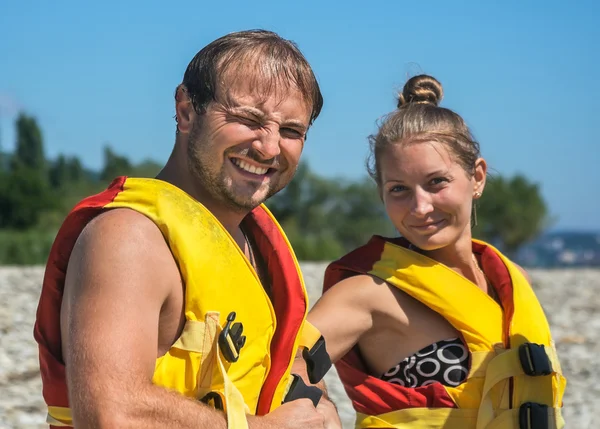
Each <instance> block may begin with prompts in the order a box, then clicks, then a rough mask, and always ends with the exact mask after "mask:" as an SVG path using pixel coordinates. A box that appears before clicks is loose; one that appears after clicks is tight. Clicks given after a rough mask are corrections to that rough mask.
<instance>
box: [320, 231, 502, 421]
mask: <svg viewBox="0 0 600 429" xmlns="http://www.w3.org/2000/svg"><path fill="white" fill-rule="evenodd" d="M386 242H391V243H393V244H396V245H399V246H403V247H408V246H409V242H408V241H407V240H406V239H404V238H393V239H390V238H384V237H380V236H374V237H372V238H371V240H370V241H369V242H368V243H367V244H366V245H364V246H362V247H359V248H358V249H356V250H354V251H352V252H350V253H349V254H347V255H346V256H344V257H342V258H341V259H339V260H338V261H335V262H333V263H332V264H330V265H329V266H328V267H327V270H326V271H325V279H324V284H323V291H326V290H327V289H329V288H330V287H332V286H333V285H334V284H336V283H338V282H339V281H341V280H343V279H345V278H348V277H351V276H354V275H357V274H364V273H367V272H368V271H370V270H371V269H372V268H373V265H374V264H375V263H376V262H377V261H378V260H379V259H380V258H381V254H382V252H383V249H384V246H385V243H386ZM473 251H474V252H475V253H477V254H480V255H481V256H480V257H481V259H482V267H483V270H484V272H485V273H486V275H487V276H488V278H489V279H490V281H491V282H492V284H493V285H494V287H495V289H496V291H497V292H498V296H499V297H500V300H501V301H502V305H503V308H504V310H505V327H506V328H505V329H506V330H508V326H510V320H511V319H512V315H513V313H514V305H513V300H512V282H511V278H510V275H509V272H508V269H507V268H506V266H505V265H504V263H503V262H502V260H501V259H500V257H499V256H498V255H497V254H496V253H495V252H494V251H493V250H492V249H490V248H489V247H487V246H485V245H481V244H478V243H473ZM506 338H508V331H507V332H506ZM336 368H337V370H338V374H339V376H340V379H341V380H342V383H343V385H344V388H345V390H346V393H347V394H348V397H349V398H350V400H351V401H352V405H353V407H354V409H355V410H356V411H357V412H359V413H363V414H367V415H378V414H383V413H388V412H392V411H396V410H401V409H406V408H420V407H430V408H444V407H447V408H456V404H455V403H454V401H453V400H452V398H451V397H450V395H448V393H447V391H446V389H445V388H444V386H443V385H442V384H441V383H434V384H430V385H428V386H424V387H417V388H408V387H402V386H399V385H397V384H392V383H389V382H387V381H383V380H381V379H379V378H377V377H373V376H370V375H368V369H367V368H366V365H365V363H364V361H363V359H362V356H361V354H360V350H359V349H358V347H354V348H353V349H352V350H350V352H348V353H347V354H346V356H344V357H343V358H342V359H341V360H340V361H338V362H337V363H336Z"/></svg>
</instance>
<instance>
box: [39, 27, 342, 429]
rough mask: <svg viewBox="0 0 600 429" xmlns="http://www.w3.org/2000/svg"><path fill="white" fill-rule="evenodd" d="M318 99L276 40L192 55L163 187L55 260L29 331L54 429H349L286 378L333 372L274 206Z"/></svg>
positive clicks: (79, 216) (88, 207)
mask: <svg viewBox="0 0 600 429" xmlns="http://www.w3.org/2000/svg"><path fill="white" fill-rule="evenodd" d="M322 103H323V100H322V96H321V93H320V90H319V86H318V84H317V81H316V79H315V76H314V74H313V72H312V70H311V68H310V66H309V64H308V62H307V61H306V59H305V58H304V56H303V55H302V54H301V52H300V51H299V50H298V49H297V47H296V46H295V45H294V44H293V43H292V42H290V41H287V40H284V39H282V38H281V37H279V36H278V35H276V34H274V33H271V32H267V31H246V32H239V33H233V34H229V35H227V36H224V37H222V38H220V39H218V40H216V41H214V42H212V43H211V44H209V45H208V46H206V47H205V48H204V49H202V50H201V51H200V52H199V53H198V54H197V55H196V56H195V57H194V59H193V60H192V61H191V63H190V64H189V66H188V68H187V70H186V72H185V75H184V78H183V82H182V83H181V84H180V85H179V86H178V87H177V90H176V93H175V110H176V121H177V132H176V138H175V145H174V148H173V151H172V154H171V156H170V158H169V160H168V162H167V163H166V165H165V166H164V168H163V169H162V171H161V172H160V173H159V175H158V176H157V178H156V179H139V178H127V177H118V178H116V179H115V180H114V181H113V182H112V184H111V185H110V186H109V187H108V189H107V190H106V191H104V192H102V193H100V194H98V195H95V196H92V197H90V198H87V199H85V200H83V201H82V202H81V203H79V204H78V205H77V206H76V207H75V208H74V209H73V211H72V212H71V213H70V214H69V216H68V217H67V219H66V220H65V222H64V224H63V226H62V228H61V230H60V231H59V234H58V236H57V238H56V241H55V243H54V246H53V248H52V251H51V254H50V258H49V262H48V265H47V269H46V273H45V277H44V285H43V290H42V294H41V298H40V303H39V307H38V314H37V320H36V324H35V332H34V335H35V338H36V340H37V341H38V343H39V351H40V364H41V365H40V366H41V372H42V380H43V393H44V398H45V400H46V403H47V404H48V423H49V424H50V426H51V427H64V426H67V427H69V426H72V427H77V428H87V427H93V428H114V427H128V428H138V427H139V428H155V427H156V428H158V427H160V428H164V427H177V428H203V427H210V428H214V429H217V428H225V427H229V428H246V427H250V428H303V429H310V428H323V427H340V425H339V418H338V417H337V414H336V412H335V408H334V407H333V405H332V404H331V403H330V402H329V401H328V400H327V399H325V398H322V397H321V392H320V391H318V390H317V391H315V390H314V389H315V388H314V387H306V386H305V385H304V383H303V382H302V379H301V378H298V377H297V376H294V375H293V374H291V367H292V362H293V361H294V357H295V356H296V355H297V354H299V352H300V351H302V350H304V354H305V355H306V356H307V359H308V360H309V361H310V362H309V367H310V368H313V371H312V374H311V373H310V372H309V374H308V376H309V378H310V381H311V382H312V383H315V382H317V381H318V380H319V379H321V378H322V375H323V373H324V372H325V371H326V370H327V368H328V365H327V364H328V363H329V359H328V357H327V356H326V353H325V355H324V350H325V348H324V345H323V342H322V341H323V340H322V337H320V334H319V333H318V331H316V330H315V329H314V327H312V326H311V325H309V324H308V323H307V322H306V320H305V318H306V312H307V308H308V303H307V297H306V291H305V289H304V284H303V281H302V277H301V273H300V270H299V267H298V263H297V261H296V259H295V257H294V254H293V252H292V249H291V248H290V247H289V244H288V242H287V239H286V238H285V235H284V234H283V232H282V231H281V229H280V227H279V225H278V224H277V222H276V220H275V219H274V218H273V217H272V215H271V214H270V213H269V212H268V210H267V209H266V208H265V207H264V206H263V205H262V203H263V202H264V201H265V200H266V199H268V198H269V197H270V196H272V195H274V194H275V193H277V192H278V191H280V190H281V189H283V188H284V187H285V186H286V185H287V184H288V183H289V182H290V180H291V179H292V177H293V176H294V173H295V171H296V168H297V166H298V162H299V159H300V155H301V153H302V148H303V145H304V141H305V139H306V133H307V131H308V128H309V127H310V125H311V124H312V122H313V121H314V120H315V119H316V118H317V116H318V115H319V112H320V110H321V106H322ZM311 389H312V390H311ZM307 398H310V399H312V402H311V400H309V399H307ZM319 398H321V399H320V401H319ZM315 404H318V405H317V406H316V407H315Z"/></svg>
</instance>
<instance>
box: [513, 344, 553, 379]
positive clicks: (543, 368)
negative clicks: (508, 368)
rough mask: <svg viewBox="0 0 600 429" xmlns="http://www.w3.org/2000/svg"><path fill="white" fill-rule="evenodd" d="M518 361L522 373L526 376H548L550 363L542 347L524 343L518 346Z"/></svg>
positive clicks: (550, 371)
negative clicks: (519, 361)
mask: <svg viewBox="0 0 600 429" xmlns="http://www.w3.org/2000/svg"><path fill="white" fill-rule="evenodd" d="M519 359H520V360H521V366H522V367H523V372H525V374H527V375H531V376H538V375H550V374H552V363H551V362H550V358H549V357H548V355H547V354H546V350H544V346H541V345H539V344H535V343H525V344H521V345H520V346H519Z"/></svg>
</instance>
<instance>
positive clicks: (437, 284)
mask: <svg viewBox="0 0 600 429" xmlns="http://www.w3.org/2000/svg"><path fill="white" fill-rule="evenodd" d="M473 241H474V244H473V245H474V247H475V246H479V247H481V248H486V247H487V248H489V250H488V251H492V252H494V253H495V254H496V255H497V258H499V259H500V261H501V264H503V265H504V266H505V268H503V269H505V270H507V271H508V275H509V276H510V281H509V284H508V288H509V291H508V295H507V296H508V298H507V299H506V301H504V300H503V305H504V311H503V308H502V307H501V306H500V305H498V303H496V302H495V301H494V300H493V299H492V298H491V297H489V296H488V295H487V294H485V293H484V292H483V291H482V290H481V289H479V288H478V287H477V285H475V284H473V283H472V282H470V281H468V280H467V279H465V278H464V277H463V276H461V275H459V274H458V273H456V272H455V271H454V270H452V269H450V268H448V267H446V266H445V265H443V264H440V263H438V262H437V261H434V260H432V259H430V258H428V257H426V256H424V255H422V254H420V253H417V252H414V251H412V250H409V249H407V248H405V247H404V246H402V245H399V244H398V243H395V242H393V240H387V239H383V238H382V237H374V238H373V239H372V240H371V242H370V243H369V244H368V245H367V246H365V249H363V250H362V253H360V252H361V250H360V249H359V250H358V252H357V253H354V254H350V256H349V257H348V258H347V259H346V262H345V261H344V258H342V259H341V260H340V261H337V262H335V263H333V264H332V265H331V266H330V267H329V268H328V273H327V274H326V280H325V282H326V284H325V288H328V287H330V286H331V285H332V284H334V283H335V282H336V280H337V281H339V279H341V278H343V277H347V276H348V275H349V273H353V274H357V273H361V272H362V273H365V274H370V275H372V276H375V277H378V278H380V279H382V280H384V281H386V282H387V283H388V284H390V285H392V286H394V287H397V288H398V289H400V290H402V291H403V292H405V293H407V294H408V295H410V296H411V297H413V298H415V299H416V300H418V301H420V302H422V303H423V304H425V305H427V306H428V307H429V308H431V309H432V310H433V311H435V312H437V313H439V314H440V315H442V316H443V317H444V318H445V319H446V320H447V321H448V322H449V323H450V324H451V325H452V326H453V327H454V328H455V329H456V330H457V331H458V332H459V333H460V335H461V336H462V339H463V340H464V342H465V343H466V345H467V347H468V350H469V352H470V356H471V368H470V371H469V374H468V376H467V380H466V381H465V382H464V383H462V384H460V385H459V386H457V387H450V386H443V387H444V388H445V390H446V392H447V394H448V395H449V396H450V398H451V399H452V401H453V402H454V403H455V404H456V408H450V407H449V408H441V407H440V408H409V407H406V408H403V409H399V410H393V411H390V412H386V413H384V414H380V415H369V413H365V412H358V413H357V423H356V427H357V428H403V429H404V428H406V429H408V428H431V429H433V428H439V429H441V428H444V429H469V428H473V429H496V428H502V429H537V428H540V429H541V428H544V429H545V428H553V429H554V428H562V427H563V426H564V421H563V419H562V416H561V412H560V411H561V410H560V408H561V407H562V397H563V393H564V389H565V386H566V380H565V378H564V377H563V375H562V371H561V368H560V364H559V362H558V359H557V357H556V350H555V345H554V342H553V340H552V338H551V335H550V329H549V325H548V322H547V320H546V317H545V315H544V312H543V310H542V307H541V305H540V304H539V301H538V300H537V298H536V296H535V294H534V292H533V290H532V289H531V286H530V285H529V282H528V281H527V279H526V278H525V277H524V275H523V274H522V273H521V271H520V270H519V269H518V268H517V267H516V266H515V265H514V264H513V263H512V262H511V261H509V260H508V259H507V258H506V257H504V256H503V255H502V254H501V253H500V252H499V251H498V250H497V249H495V248H493V247H492V246H490V245H489V244H486V243H483V242H481V241H477V240H473ZM366 255H374V256H370V258H371V261H368V260H367V259H368V257H367V256H366ZM497 258H496V259H497ZM349 261H360V262H358V264H359V265H362V269H361V268H359V267H356V266H353V265H352V262H349ZM350 275H352V274H350ZM352 371H355V368H350V367H349V366H348V364H347V362H346V363H342V365H341V366H338V372H339V373H340V377H341V379H342V382H344V386H345V388H346V390H347V391H348V393H349V396H350V397H351V398H352V399H353V403H355V404H357V403H358V404H365V403H368V402H369V395H370V394H372V393H373V392H374V390H376V389H370V388H369V379H372V381H373V382H374V383H375V385H378V384H377V383H380V382H381V383H385V382H384V381H383V380H378V379H374V378H373V377H370V376H366V375H364V374H363V375H364V377H363V378H362V379H361V378H360V377H362V376H361V375H356V374H354V373H352ZM351 373H352V374H354V375H349V374H351ZM351 378H354V380H352V381H350V379H351ZM356 380H358V381H356ZM365 380H366V381H365ZM398 389H401V388H398ZM366 407H368V405H367V406H366ZM363 411H365V410H363Z"/></svg>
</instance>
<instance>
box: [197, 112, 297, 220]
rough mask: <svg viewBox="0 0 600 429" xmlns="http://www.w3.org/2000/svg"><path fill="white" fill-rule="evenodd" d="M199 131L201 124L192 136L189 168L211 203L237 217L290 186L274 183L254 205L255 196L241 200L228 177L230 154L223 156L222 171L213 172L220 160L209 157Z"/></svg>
mask: <svg viewBox="0 0 600 429" xmlns="http://www.w3.org/2000/svg"><path fill="white" fill-rule="evenodd" d="M199 128H200V126H199V124H198V122H196V123H194V125H193V126H192V129H191V130H190V134H189V136H188V145H187V158H188V168H189V169H190V171H191V173H192V175H193V176H194V177H195V178H196V180H197V183H198V185H199V187H200V188H201V189H202V190H203V191H204V193H205V194H208V195H209V196H210V198H211V199H213V200H215V201H218V202H219V203H221V204H223V205H224V206H226V207H227V208H228V209H230V210H232V211H234V212H236V213H247V212H249V211H252V210H253V209H255V208H256V207H257V206H259V205H260V204H262V203H263V202H265V201H267V200H268V199H269V198H271V197H272V196H273V195H275V194H276V193H278V192H279V191H281V190H282V189H283V188H284V187H285V186H286V185H287V183H286V184H284V185H283V186H282V185H281V183H280V182H281V178H280V179H279V180H278V181H277V182H276V183H271V185H270V186H269V189H268V191H267V193H266V195H265V197H264V198H262V199H261V200H260V201H254V200H253V199H252V196H249V197H243V196H241V195H240V193H238V192H235V189H234V183H233V179H232V178H231V177H228V176H227V175H226V173H225V163H226V162H230V161H229V160H228V157H227V154H228V151H225V153H224V154H223V163H222V164H221V168H220V170H219V171H212V170H211V169H210V166H211V165H219V164H220V160H218V159H215V157H213V156H206V155H205V152H203V148H205V147H207V146H208V143H207V142H205V141H202V132H201V131H200V129H199ZM258 189H260V187H258V188H257V189H256V190H255V191H257V190H258Z"/></svg>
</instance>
